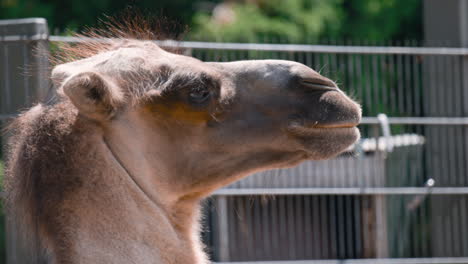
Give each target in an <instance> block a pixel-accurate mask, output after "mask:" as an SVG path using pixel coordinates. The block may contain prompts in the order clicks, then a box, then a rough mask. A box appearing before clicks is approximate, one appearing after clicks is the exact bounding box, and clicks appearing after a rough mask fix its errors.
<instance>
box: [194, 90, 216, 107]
mask: <svg viewBox="0 0 468 264" xmlns="http://www.w3.org/2000/svg"><path fill="white" fill-rule="evenodd" d="M210 95H211V93H210V91H209V90H207V89H196V90H192V91H191V92H190V94H189V97H190V101H191V102H192V103H196V104H200V103H203V102H205V101H206V100H208V98H210Z"/></svg>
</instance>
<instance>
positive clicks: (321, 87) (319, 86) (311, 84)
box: [301, 79, 338, 91]
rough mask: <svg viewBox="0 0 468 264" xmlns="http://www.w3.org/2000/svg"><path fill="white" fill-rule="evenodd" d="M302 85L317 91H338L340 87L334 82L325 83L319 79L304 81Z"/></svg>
mask: <svg viewBox="0 0 468 264" xmlns="http://www.w3.org/2000/svg"><path fill="white" fill-rule="evenodd" d="M301 84H302V85H304V86H305V87H308V88H310V89H313V90H315V91H336V90H338V87H336V85H335V84H334V83H332V82H329V83H327V82H324V81H322V80H317V79H304V80H302V81H301Z"/></svg>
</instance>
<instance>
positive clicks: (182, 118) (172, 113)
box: [148, 103, 212, 125]
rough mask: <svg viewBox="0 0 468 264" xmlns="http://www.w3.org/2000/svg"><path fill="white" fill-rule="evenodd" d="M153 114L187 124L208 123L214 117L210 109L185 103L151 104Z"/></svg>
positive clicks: (150, 108)
mask: <svg viewBox="0 0 468 264" xmlns="http://www.w3.org/2000/svg"><path fill="white" fill-rule="evenodd" d="M148 110H150V111H151V112H152V113H153V114H155V115H158V116H164V117H166V118H167V119H168V120H173V121H175V122H181V123H185V124H193V125H198V124H206V123H207V122H208V121H210V120H211V119H212V116H211V115H210V114H209V112H208V111H203V110H198V109H194V108H192V107H190V106H188V105H187V104H184V103H172V104H161V105H152V106H149V109H148Z"/></svg>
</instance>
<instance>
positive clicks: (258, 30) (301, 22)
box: [192, 0, 422, 43]
mask: <svg viewBox="0 0 468 264" xmlns="http://www.w3.org/2000/svg"><path fill="white" fill-rule="evenodd" d="M226 7H230V8H231V9H232V10H233V13H234V20H233V22H231V23H224V24H223V23H219V22H218V21H216V20H215V19H213V17H212V16H211V14H210V13H203V12H201V13H196V14H195V15H194V19H193V25H194V26H193V32H192V36H194V38H195V39H200V40H202V39H203V40H206V39H208V40H220V41H238V42H262V40H264V39H268V40H273V41H275V40H276V42H292V43H310V42H315V41H317V40H319V39H322V40H323V39H329V40H340V41H343V40H347V39H353V40H356V39H360V40H364V39H365V40H370V41H376V40H379V41H381V40H391V39H415V40H420V39H421V38H422V14H421V9H422V1H421V0H406V1H403V0H380V1H375V0H353V1H345V0H328V1H322V0H288V1H283V0H258V1H256V2H255V3H250V4H245V3H230V4H226Z"/></svg>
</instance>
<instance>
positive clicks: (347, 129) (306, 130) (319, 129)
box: [289, 126, 359, 135]
mask: <svg viewBox="0 0 468 264" xmlns="http://www.w3.org/2000/svg"><path fill="white" fill-rule="evenodd" d="M289 130H290V131H293V132H294V133H295V134H301V135H305V134H315V133H327V132H328V133H329V132H333V133H340V134H341V133H344V134H346V133H350V134H355V133H357V132H358V131H359V130H358V128H357V127H356V126H326V127H324V126H314V127H304V126H291V127H290V128H289Z"/></svg>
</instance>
